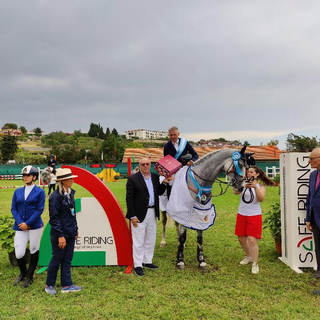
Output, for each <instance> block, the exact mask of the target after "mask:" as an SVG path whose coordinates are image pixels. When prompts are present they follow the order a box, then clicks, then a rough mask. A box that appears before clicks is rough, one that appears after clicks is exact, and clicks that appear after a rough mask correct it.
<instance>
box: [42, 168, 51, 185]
mask: <svg viewBox="0 0 320 320" xmlns="http://www.w3.org/2000/svg"><path fill="white" fill-rule="evenodd" d="M51 170H52V168H50V167H47V168H45V169H43V171H42V172H41V175H40V179H41V182H42V188H43V190H44V188H45V184H46V183H47V185H49V184H50V174H51V172H52V171H51Z"/></svg>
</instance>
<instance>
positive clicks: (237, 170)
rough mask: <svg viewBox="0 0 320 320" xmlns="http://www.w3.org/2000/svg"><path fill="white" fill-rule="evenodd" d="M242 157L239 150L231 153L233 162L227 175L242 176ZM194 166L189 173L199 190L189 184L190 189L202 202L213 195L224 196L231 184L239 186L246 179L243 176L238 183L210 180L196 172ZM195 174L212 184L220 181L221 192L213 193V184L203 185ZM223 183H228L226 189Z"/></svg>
mask: <svg viewBox="0 0 320 320" xmlns="http://www.w3.org/2000/svg"><path fill="white" fill-rule="evenodd" d="M241 158H242V156H241V153H240V152H238V151H236V152H234V153H233V154H232V155H231V159H232V163H231V164H230V166H229V168H228V170H226V175H228V174H230V173H237V174H238V175H239V176H242V172H241V170H240V168H239V160H241ZM192 167H193V166H191V167H190V168H189V169H188V171H187V174H188V173H189V176H190V178H191V180H192V181H193V183H194V185H195V186H196V188H197V190H194V189H193V188H191V187H190V186H188V189H189V190H191V191H192V192H194V193H195V194H196V195H197V196H196V197H197V198H199V200H200V202H202V201H205V200H207V199H210V198H211V197H219V196H222V195H223V194H225V193H226V192H227V190H228V188H229V187H230V186H238V185H239V184H241V183H242V182H243V181H244V180H245V179H244V178H243V179H242V180H240V181H238V182H236V183H235V182H234V181H233V183H231V182H225V181H221V180H220V179H216V180H209V179H205V178H203V177H201V176H199V175H198V174H197V173H196V172H194V170H192ZM194 176H196V177H197V178H198V179H200V180H202V181H206V182H210V183H212V184H213V183H214V182H216V181H218V183H219V187H220V193H219V194H218V195H213V194H212V186H211V187H201V186H200V185H199V183H198V182H197V180H196V179H195V177H194ZM233 180H235V179H233ZM223 184H226V185H227V187H226V188H225V190H223V186H222V185H223ZM204 191H207V192H204ZM208 201H209V200H208Z"/></svg>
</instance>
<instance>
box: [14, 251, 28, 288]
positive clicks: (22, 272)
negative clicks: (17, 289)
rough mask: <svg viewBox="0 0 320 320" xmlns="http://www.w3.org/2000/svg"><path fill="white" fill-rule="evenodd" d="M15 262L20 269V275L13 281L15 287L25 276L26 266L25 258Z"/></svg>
mask: <svg viewBox="0 0 320 320" xmlns="http://www.w3.org/2000/svg"><path fill="white" fill-rule="evenodd" d="M17 262H18V266H19V269H20V275H19V276H18V278H16V279H15V280H14V283H13V285H14V286H16V285H17V284H18V283H19V282H20V281H22V280H23V279H24V278H25V277H26V275H27V265H26V259H25V257H24V256H23V257H22V258H21V259H17Z"/></svg>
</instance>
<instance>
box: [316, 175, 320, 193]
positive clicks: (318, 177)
mask: <svg viewBox="0 0 320 320" xmlns="http://www.w3.org/2000/svg"><path fill="white" fill-rule="evenodd" d="M319 183H320V173H319V172H318V175H317V181H316V190H317V188H318V185H319Z"/></svg>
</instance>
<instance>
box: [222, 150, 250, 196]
mask: <svg viewBox="0 0 320 320" xmlns="http://www.w3.org/2000/svg"><path fill="white" fill-rule="evenodd" d="M246 147H247V146H246V145H245V146H244V147H243V148H242V149H241V151H240V152H239V151H235V152H233V153H232V155H231V158H229V159H227V160H226V162H225V164H224V170H225V172H226V175H227V176H228V180H229V181H230V184H231V186H232V187H233V190H236V191H238V192H242V191H243V189H244V185H245V178H246V167H247V166H248V165H252V164H254V163H255V161H254V158H253V157H252V153H245V150H246Z"/></svg>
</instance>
